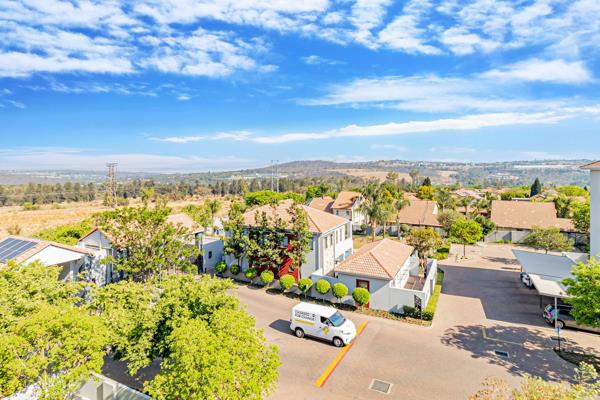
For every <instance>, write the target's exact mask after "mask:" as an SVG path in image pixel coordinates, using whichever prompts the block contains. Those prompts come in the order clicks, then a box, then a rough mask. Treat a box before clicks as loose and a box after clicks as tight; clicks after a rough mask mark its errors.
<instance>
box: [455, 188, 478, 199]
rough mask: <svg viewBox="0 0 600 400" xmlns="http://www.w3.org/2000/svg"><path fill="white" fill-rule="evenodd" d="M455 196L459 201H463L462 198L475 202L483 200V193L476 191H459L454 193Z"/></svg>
mask: <svg viewBox="0 0 600 400" xmlns="http://www.w3.org/2000/svg"><path fill="white" fill-rule="evenodd" d="M453 194H454V196H455V197H456V198H458V199H462V198H472V199H475V200H481V199H483V196H482V195H481V193H480V192H479V191H477V190H474V189H464V188H462V189H458V190H455V191H454V192H453Z"/></svg>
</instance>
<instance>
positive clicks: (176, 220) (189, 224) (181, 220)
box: [167, 213, 204, 233]
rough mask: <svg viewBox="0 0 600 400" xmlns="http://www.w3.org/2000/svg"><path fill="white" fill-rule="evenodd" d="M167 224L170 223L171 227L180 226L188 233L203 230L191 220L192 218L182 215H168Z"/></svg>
mask: <svg viewBox="0 0 600 400" xmlns="http://www.w3.org/2000/svg"><path fill="white" fill-rule="evenodd" d="M167 222H170V223H171V224H173V225H178V224H181V225H182V226H183V227H184V228H186V229H187V230H188V231H189V232H190V233H197V232H202V231H203V230H204V229H203V228H202V227H201V226H200V225H198V223H197V222H196V221H194V220H193V219H192V217H190V216H189V215H187V214H184V213H180V214H172V215H169V216H168V217H167Z"/></svg>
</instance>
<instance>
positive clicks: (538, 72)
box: [482, 58, 593, 84]
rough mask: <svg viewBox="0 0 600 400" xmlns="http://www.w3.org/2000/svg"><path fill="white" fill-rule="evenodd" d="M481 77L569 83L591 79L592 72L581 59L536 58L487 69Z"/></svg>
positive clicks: (578, 82) (589, 80) (584, 81)
mask: <svg viewBox="0 0 600 400" xmlns="http://www.w3.org/2000/svg"><path fill="white" fill-rule="evenodd" d="M482 77H484V78H491V79H495V78H497V79H503V80H520V81H528V82H534V81H539V82H552V83H571V84H572V83H576V84H580V83H588V82H591V81H593V76H592V72H591V71H590V70H589V69H588V68H587V67H586V66H585V65H584V63H583V62H581V61H571V62H569V61H565V60H540V59H538V58H533V59H530V60H525V61H520V62H517V63H514V64H510V65H506V66H504V67H502V68H500V69H494V70H491V71H487V72H485V73H483V74H482Z"/></svg>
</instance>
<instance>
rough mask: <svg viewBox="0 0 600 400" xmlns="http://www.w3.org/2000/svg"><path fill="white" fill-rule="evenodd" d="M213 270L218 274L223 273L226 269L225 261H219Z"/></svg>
mask: <svg viewBox="0 0 600 400" xmlns="http://www.w3.org/2000/svg"><path fill="white" fill-rule="evenodd" d="M215 271H217V273H219V274H222V273H224V272H225V271H227V263H226V262H225V261H219V262H218V263H217V265H216V266H215Z"/></svg>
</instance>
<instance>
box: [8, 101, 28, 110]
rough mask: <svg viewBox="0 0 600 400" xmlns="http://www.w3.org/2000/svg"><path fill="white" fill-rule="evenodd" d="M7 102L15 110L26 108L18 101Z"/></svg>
mask: <svg viewBox="0 0 600 400" xmlns="http://www.w3.org/2000/svg"><path fill="white" fill-rule="evenodd" d="M7 102H8V103H9V104H11V105H12V106H13V107H16V108H20V109H25V108H27V106H26V105H25V104H23V103H21V102H20V101H16V100H7Z"/></svg>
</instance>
